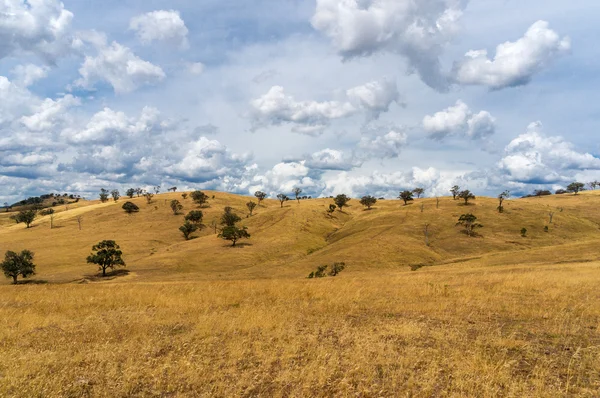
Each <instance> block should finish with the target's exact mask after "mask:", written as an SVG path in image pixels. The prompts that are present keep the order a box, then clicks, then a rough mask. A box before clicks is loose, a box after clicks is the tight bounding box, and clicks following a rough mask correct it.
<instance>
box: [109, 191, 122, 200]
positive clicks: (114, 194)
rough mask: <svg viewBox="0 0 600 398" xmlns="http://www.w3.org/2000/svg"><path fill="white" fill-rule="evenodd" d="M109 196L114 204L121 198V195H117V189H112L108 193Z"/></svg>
mask: <svg viewBox="0 0 600 398" xmlns="http://www.w3.org/2000/svg"><path fill="white" fill-rule="evenodd" d="M110 194H111V196H112V198H113V200H114V201H115V202H116V201H117V200H119V198H120V197H121V194H120V193H119V190H118V189H113V190H112V191H110Z"/></svg>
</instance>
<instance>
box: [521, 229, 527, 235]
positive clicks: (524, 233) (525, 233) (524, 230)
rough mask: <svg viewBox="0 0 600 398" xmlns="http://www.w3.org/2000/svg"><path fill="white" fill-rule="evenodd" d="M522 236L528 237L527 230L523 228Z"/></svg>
mask: <svg viewBox="0 0 600 398" xmlns="http://www.w3.org/2000/svg"><path fill="white" fill-rule="evenodd" d="M521 236H522V237H526V236H527V228H521Z"/></svg>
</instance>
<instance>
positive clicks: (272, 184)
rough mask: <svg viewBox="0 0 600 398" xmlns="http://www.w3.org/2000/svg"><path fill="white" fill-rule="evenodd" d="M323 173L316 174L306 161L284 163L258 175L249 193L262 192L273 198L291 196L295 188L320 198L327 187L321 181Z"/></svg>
mask: <svg viewBox="0 0 600 398" xmlns="http://www.w3.org/2000/svg"><path fill="white" fill-rule="evenodd" d="M321 175H322V172H314V171H313V170H311V169H310V168H309V167H308V166H306V164H305V162H304V161H301V162H282V163H278V164H276V165H275V166H273V168H272V169H270V170H268V171H267V172H266V173H264V174H256V175H255V176H254V177H253V178H252V182H251V183H250V185H249V186H248V193H254V192H255V191H257V190H261V191H263V192H265V193H267V194H268V195H269V196H271V197H275V196H276V195H277V194H279V193H284V194H288V195H291V192H292V190H293V189H294V188H296V187H297V188H301V189H302V190H303V191H304V192H305V193H307V194H308V195H310V194H311V193H315V196H318V193H320V192H321V191H322V190H323V189H324V187H325V185H324V184H323V183H322V182H321V181H320V177H321Z"/></svg>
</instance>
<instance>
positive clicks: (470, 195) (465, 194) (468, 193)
mask: <svg viewBox="0 0 600 398" xmlns="http://www.w3.org/2000/svg"><path fill="white" fill-rule="evenodd" d="M458 197H459V198H461V199H464V201H465V205H468V204H469V200H470V199H473V200H475V199H476V198H475V195H473V193H472V192H471V191H469V190H468V189H465V190H464V191H461V192H460V193H459V194H458Z"/></svg>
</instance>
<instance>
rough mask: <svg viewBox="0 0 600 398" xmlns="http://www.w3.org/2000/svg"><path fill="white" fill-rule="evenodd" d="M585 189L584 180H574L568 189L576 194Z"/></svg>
mask: <svg viewBox="0 0 600 398" xmlns="http://www.w3.org/2000/svg"><path fill="white" fill-rule="evenodd" d="M583 190H585V185H584V184H583V183H582V182H572V183H570V184H569V185H568V186H567V191H569V192H572V193H574V194H575V195H577V194H579V192H581V191H583Z"/></svg>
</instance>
